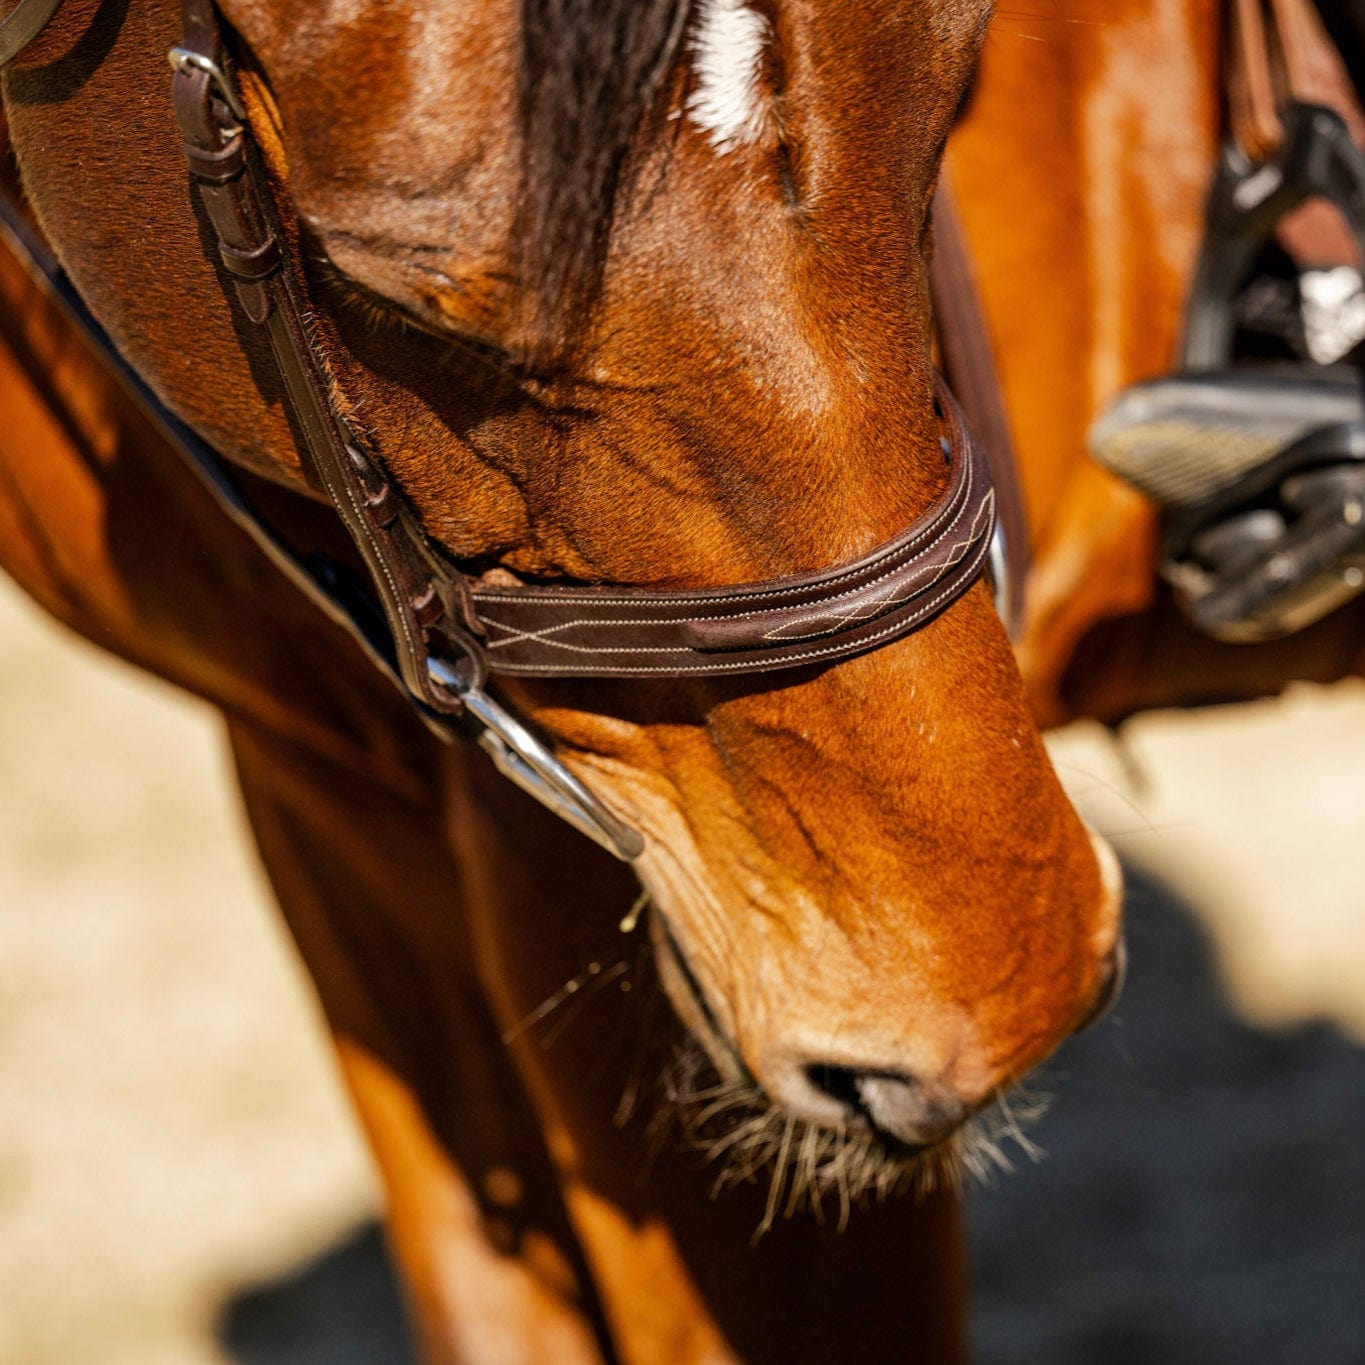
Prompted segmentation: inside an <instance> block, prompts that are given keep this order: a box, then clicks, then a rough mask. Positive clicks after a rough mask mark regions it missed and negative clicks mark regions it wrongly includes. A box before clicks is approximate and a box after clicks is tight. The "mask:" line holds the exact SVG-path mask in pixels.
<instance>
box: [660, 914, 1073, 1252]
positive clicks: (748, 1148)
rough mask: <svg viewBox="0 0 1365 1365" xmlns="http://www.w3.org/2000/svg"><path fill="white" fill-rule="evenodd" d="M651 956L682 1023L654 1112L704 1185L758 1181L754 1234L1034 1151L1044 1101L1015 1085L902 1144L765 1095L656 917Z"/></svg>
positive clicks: (999, 1165) (845, 1213) (1006, 1166)
mask: <svg viewBox="0 0 1365 1365" xmlns="http://www.w3.org/2000/svg"><path fill="white" fill-rule="evenodd" d="M650 932H651V937H652V939H653V944H654V955H655V961H656V963H657V969H658V973H659V980H660V982H661V983H662V985H663V988H664V990H665V993H666V994H667V995H668V998H669V1000H670V1002H671V1003H672V1005H673V1008H674V1011H675V1012H676V1013H677V1015H678V1018H679V1020H680V1021H681V1022H682V1024H683V1026H684V1028H685V1029H686V1038H685V1040H684V1042H683V1043H682V1044H681V1045H680V1047H679V1048H678V1049H677V1052H676V1055H675V1056H674V1058H673V1061H672V1064H671V1066H670V1068H669V1069H668V1072H667V1074H666V1076H665V1082H664V1110H663V1114H662V1115H661V1120H662V1121H663V1122H664V1123H665V1124H667V1125H668V1126H673V1125H676V1126H677V1127H678V1128H680V1130H681V1133H682V1136H683V1138H684V1140H685V1141H686V1143H687V1144H688V1145H689V1146H690V1147H692V1148H693V1149H694V1150H695V1151H697V1152H698V1153H699V1154H700V1155H701V1157H702V1159H703V1160H704V1161H705V1162H706V1163H707V1164H709V1165H711V1166H713V1167H714V1168H715V1180H714V1182H713V1186H712V1193H713V1195H719V1194H721V1193H722V1192H723V1191H725V1190H727V1189H730V1188H732V1187H735V1186H738V1185H758V1186H760V1187H762V1186H763V1185H764V1184H765V1183H766V1185H767V1198H766V1201H765V1204H764V1212H763V1217H762V1220H761V1222H760V1224H759V1226H758V1229H757V1235H760V1236H761V1235H762V1234H763V1233H765V1232H767V1231H768V1230H769V1229H770V1228H771V1227H772V1225H773V1223H774V1221H775V1220H776V1219H777V1218H778V1217H779V1216H781V1217H784V1218H791V1217H793V1216H796V1215H798V1214H801V1213H808V1214H810V1215H812V1216H813V1217H815V1218H816V1219H817V1220H818V1221H821V1222H824V1221H826V1218H827V1217H832V1218H833V1219H834V1220H835V1221H836V1223H837V1226H838V1227H839V1229H840V1230H842V1229H843V1228H844V1227H845V1226H846V1224H847V1222H848V1220H849V1218H850V1216H851V1215H852V1212H853V1210H854V1209H855V1208H862V1207H865V1206H867V1205H868V1204H870V1203H875V1202H881V1201H883V1200H886V1199H889V1198H891V1197H893V1196H897V1195H901V1194H906V1193H910V1194H913V1195H915V1196H917V1197H919V1198H924V1197H927V1196H928V1195H929V1194H931V1193H933V1192H934V1191H935V1190H940V1189H949V1190H956V1189H960V1188H961V1187H962V1185H963V1184H964V1183H965V1182H966V1181H967V1180H968V1179H973V1178H974V1179H978V1180H983V1181H984V1180H987V1179H989V1178H990V1176H991V1175H992V1174H993V1173H994V1172H995V1171H997V1170H1004V1171H1008V1170H1011V1169H1012V1165H1011V1162H1010V1159H1009V1157H1008V1156H1007V1155H1006V1151H1005V1145H1004V1144H1005V1142H1006V1140H1008V1139H1011V1138H1012V1139H1013V1140H1014V1141H1015V1142H1016V1143H1017V1145H1018V1146H1019V1147H1020V1148H1021V1149H1022V1150H1023V1151H1024V1152H1026V1153H1027V1154H1028V1155H1029V1156H1030V1157H1033V1158H1036V1157H1037V1156H1038V1155H1039V1150H1038V1148H1037V1147H1035V1146H1034V1145H1033V1144H1032V1143H1031V1142H1030V1141H1029V1140H1028V1138H1027V1137H1026V1136H1025V1133H1024V1128H1025V1126H1026V1125H1027V1124H1029V1123H1031V1122H1033V1121H1034V1120H1035V1119H1036V1118H1037V1117H1038V1116H1040V1115H1041V1114H1042V1112H1043V1111H1044V1110H1045V1108H1046V1101H1045V1100H1043V1099H1041V1098H1040V1097H1039V1096H1037V1095H1035V1094H1024V1093H1023V1092H1022V1091H1021V1090H1018V1089H1016V1092H1015V1093H1014V1094H1013V1095H1012V1096H1007V1095H1005V1094H1004V1093H1003V1092H1000V1093H997V1094H995V1095H992V1096H991V1097H990V1099H989V1101H988V1103H987V1105H986V1106H983V1108H982V1110H981V1111H979V1112H978V1113H976V1114H974V1115H972V1116H970V1117H968V1118H967V1119H966V1120H965V1121H964V1122H963V1123H962V1124H961V1125H960V1126H959V1127H958V1128H957V1129H955V1130H954V1131H953V1132H952V1133H950V1134H948V1135H947V1136H946V1137H945V1138H944V1139H942V1140H941V1141H939V1142H937V1143H934V1144H932V1145H929V1146H911V1145H909V1144H907V1143H904V1142H901V1141H899V1140H898V1139H897V1138H896V1137H894V1136H893V1135H891V1134H889V1133H886V1132H884V1131H882V1130H880V1129H878V1128H876V1127H875V1126H874V1125H873V1124H871V1123H869V1122H868V1121H867V1119H866V1118H865V1117H863V1116H862V1115H859V1114H857V1113H854V1112H850V1113H849V1114H848V1116H847V1117H846V1118H845V1119H844V1120H843V1121H841V1122H838V1123H833V1124H831V1123H818V1122H814V1121H812V1120H810V1119H807V1118H803V1117H801V1116H799V1115H797V1114H794V1113H792V1112H791V1111H789V1110H788V1109H786V1108H784V1107H783V1106H782V1105H780V1104H778V1103H776V1102H774V1101H773V1099H772V1098H771V1096H769V1095H768V1094H767V1092H766V1091H765V1090H764V1089H763V1088H762V1086H760V1085H759V1084H758V1082H757V1081H756V1080H755V1079H754V1078H753V1076H752V1075H751V1074H750V1072H749V1070H748V1068H747V1067H746V1066H745V1065H744V1063H743V1061H742V1060H741V1059H740V1056H739V1052H738V1049H737V1048H736V1046H735V1044H734V1043H733V1042H732V1041H731V1039H730V1038H729V1037H728V1036H727V1035H726V1033H725V1032H724V1030H723V1029H722V1028H721V1027H720V1025H719V1024H718V1023H717V1020H716V1015H715V1013H714V1012H713V1010H712V1009H711V1007H710V1005H709V1004H708V1003H707V1000H706V996H705V993H704V992H703V990H702V988H701V986H700V984H699V983H698V981H697V979H696V977H695V976H694V974H693V972H692V970H691V968H690V967H689V966H688V964H687V960H686V958H685V957H684V955H683V953H682V952H681V950H680V948H679V947H678V944H677V942H676V940H675V939H674V937H673V934H672V933H671V931H670V930H669V927H668V924H667V921H666V920H665V919H664V917H663V916H662V915H661V914H658V913H657V912H656V913H655V914H653V915H651V917H650Z"/></svg>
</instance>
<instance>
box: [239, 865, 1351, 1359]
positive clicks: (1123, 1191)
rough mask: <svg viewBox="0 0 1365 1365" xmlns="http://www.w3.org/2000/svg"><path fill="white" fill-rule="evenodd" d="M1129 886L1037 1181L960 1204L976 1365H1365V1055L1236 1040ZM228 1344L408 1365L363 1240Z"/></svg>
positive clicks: (1157, 897) (895, 1355)
mask: <svg viewBox="0 0 1365 1365" xmlns="http://www.w3.org/2000/svg"><path fill="white" fill-rule="evenodd" d="M1130 880H1131V882H1132V891H1131V894H1130V897H1129V910H1128V924H1129V931H1128V932H1129V946H1130V948H1131V962H1132V970H1131V974H1130V977H1129V982H1128V987H1127V990H1126V991H1125V993H1124V997H1123V999H1122V1001H1121V1002H1120V1004H1119V1006H1118V1008H1117V1010H1116V1011H1115V1014H1114V1015H1113V1016H1112V1017H1111V1018H1110V1019H1108V1020H1106V1021H1105V1022H1104V1023H1102V1024H1100V1025H1099V1026H1098V1027H1097V1028H1096V1029H1095V1030H1093V1031H1092V1032H1091V1033H1090V1034H1087V1035H1086V1036H1084V1037H1082V1038H1079V1039H1077V1040H1075V1041H1074V1042H1073V1043H1071V1044H1070V1045H1069V1046H1068V1047H1067V1048H1066V1050H1065V1052H1064V1053H1063V1055H1062V1056H1061V1058H1059V1059H1058V1061H1057V1062H1056V1063H1054V1064H1053V1065H1052V1067H1050V1068H1049V1074H1048V1075H1047V1076H1046V1077H1045V1078H1044V1080H1043V1082H1042V1086H1041V1088H1043V1089H1045V1090H1048V1091H1051V1092H1052V1093H1054V1094H1056V1095H1057V1097H1058V1098H1057V1101H1056V1103H1055V1105H1054V1109H1053V1112H1052V1113H1050V1114H1049V1115H1048V1116H1047V1117H1046V1118H1045V1119H1044V1120H1043V1121H1042V1122H1041V1123H1040V1124H1039V1125H1038V1127H1037V1129H1036V1131H1035V1132H1034V1134H1033V1136H1034V1137H1035V1138H1036V1139H1037V1140H1038V1142H1039V1143H1040V1144H1041V1145H1042V1146H1043V1147H1044V1148H1045V1149H1046V1150H1047V1153H1048V1157H1047V1160H1045V1161H1044V1162H1042V1164H1040V1165H1038V1166H1036V1167H1034V1166H1030V1165H1029V1164H1028V1162H1027V1161H1026V1160H1025V1161H1023V1162H1022V1165H1023V1167H1024V1169H1021V1170H1019V1171H1018V1173H1017V1174H1016V1175H1014V1176H1012V1177H1009V1178H1006V1179H1002V1180H1000V1181H998V1182H997V1183H996V1185H995V1187H994V1188H991V1189H986V1190H978V1191H977V1192H975V1193H974V1195H973V1196H972V1199H971V1221H972V1236H973V1243H974V1256H975V1263H976V1324H975V1332H976V1346H977V1352H978V1356H979V1360H980V1362H981V1365H1038V1362H1047V1365H1187V1362H1188V1363H1189V1365H1243V1363H1244V1362H1247V1361H1256V1362H1257V1365H1299V1362H1312V1365H1358V1363H1359V1362H1362V1361H1365V1051H1363V1050H1361V1049H1360V1048H1357V1047H1354V1046H1353V1045H1352V1044H1351V1043H1350V1042H1349V1041H1348V1040H1346V1039H1345V1038H1343V1037H1342V1035H1341V1034H1340V1033H1339V1032H1338V1031H1336V1030H1335V1029H1333V1028H1330V1027H1327V1026H1312V1027H1307V1028H1299V1029H1294V1030H1292V1031H1288V1032H1283V1033H1272V1032H1265V1031H1262V1030H1258V1029H1254V1028H1251V1027H1248V1026H1247V1025H1246V1024H1244V1023H1242V1022H1240V1021H1239V1020H1238V1019H1237V1018H1236V1017H1235V1016H1234V1015H1233V1014H1232V1013H1231V1012H1230V1010H1229V1008H1228V1006H1227V1003H1226V1001H1225V1000H1224V998H1223V996H1222V993H1221V991H1220V989H1219V986H1218V984H1217V982H1216V980H1215V978H1214V975H1213V967H1212V963H1211V960H1210V955H1209V949H1208V945H1207V943H1206V941H1205V939H1204V937H1203V935H1202V933H1201V931H1200V930H1199V928H1198V927H1197V925H1196V923H1195V921H1194V920H1193V918H1192V917H1191V916H1190V914H1189V912H1188V911H1186V910H1185V909H1184V908H1183V907H1181V906H1180V905H1179V903H1178V902H1176V901H1175V900H1174V899H1173V898H1172V897H1171V896H1170V895H1169V894H1168V893H1166V892H1165V891H1164V890H1163V889H1162V888H1160V887H1158V886H1156V885H1154V884H1153V883H1152V882H1150V881H1144V880H1143V879H1142V878H1141V877H1139V876H1133V875H1132V874H1131V873H1130ZM1362 989H1365V983H1362ZM220 1337H221V1341H222V1344H223V1346H224V1349H225V1352H226V1354H227V1355H228V1357H229V1359H231V1360H234V1361H238V1362H241V1365H350V1362H355V1365H361V1363H362V1362H363V1363H364V1365H372V1363H373V1362H381V1361H382V1362H384V1365H406V1363H407V1362H410V1361H411V1360H412V1359H413V1357H412V1354H411V1349H410V1348H409V1347H408V1345H407V1344H406V1336H405V1330H404V1323H403V1313H402V1308H401V1305H400V1302H399V1295H398V1291H397V1288H396V1286H395V1283H394V1279H393V1272H392V1270H391V1268H390V1266H389V1263H388V1260H387V1256H386V1253H385V1250H384V1246H383V1242H382V1240H381V1238H380V1236H379V1234H378V1232H377V1231H376V1230H375V1229H374V1228H367V1229H365V1230H364V1231H362V1232H361V1233H360V1234H359V1235H358V1236H357V1237H356V1238H355V1239H353V1240H351V1241H349V1242H347V1243H346V1244H344V1245H343V1246H340V1247H338V1248H336V1249H335V1250H333V1251H331V1252H329V1253H328V1254H326V1255H324V1256H323V1257H321V1258H320V1259H318V1260H316V1261H314V1262H313V1263H312V1264H310V1265H308V1266H306V1267H304V1268H303V1269H301V1270H299V1271H298V1272H297V1273H296V1274H294V1275H292V1276H290V1277H289V1278H287V1279H285V1280H282V1281H279V1282H277V1283H273V1284H269V1285H265V1286H260V1287H255V1288H251V1289H249V1290H247V1291H245V1292H244V1293H242V1294H241V1295H240V1296H239V1297H238V1298H236V1299H235V1300H233V1301H232V1303H231V1304H230V1305H229V1306H228V1308H227V1309H226V1311H225V1313H224V1316H223V1320H222V1323H221V1327H220ZM900 1358H902V1357H901V1356H900V1354H899V1352H897V1351H896V1350H894V1349H892V1350H891V1351H890V1352H889V1354H888V1356H887V1359H888V1360H892V1359H900Z"/></svg>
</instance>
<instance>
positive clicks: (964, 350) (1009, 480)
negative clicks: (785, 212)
mask: <svg viewBox="0 0 1365 1365" xmlns="http://www.w3.org/2000/svg"><path fill="white" fill-rule="evenodd" d="M950 171H951V165H950V164H945V165H944V168H943V172H942V174H941V175H940V176H939V182H938V191H937V193H936V194H935V195H934V255H933V259H932V261H931V262H930V267H929V296H930V298H931V299H932V301H933V309H934V324H935V329H936V331H937V335H938V344H939V350H940V351H941V353H942V357H943V369H944V373H945V376H946V378H947V380H948V383H949V384H950V385H951V386H952V391H953V392H954V393H955V394H957V395H958V396H959V397H960V399H961V401H962V409H963V411H964V412H965V413H966V416H967V421H968V423H969V424H970V427H971V430H972V431H974V432H976V433H977V434H978V435H979V436H980V437H981V439H982V443H983V444H984V446H985V450H986V458H987V460H988V461H989V462H990V467H991V478H992V481H993V482H994V484H995V495H996V504H997V512H998V515H999V519H1000V525H1001V529H1002V530H1003V531H1004V535H1005V556H1006V568H1007V570H1008V574H1009V600H1008V602H1007V610H1006V613H1005V614H1006V616H1007V621H1006V624H1007V625H1008V626H1009V629H1010V633H1011V635H1015V634H1017V633H1018V631H1019V630H1020V629H1021V628H1022V626H1023V618H1024V586H1025V584H1026V582H1027V580H1028V571H1029V564H1030V560H1031V541H1030V538H1029V526H1028V511H1027V509H1026V507H1025V506H1024V494H1023V489H1022V488H1021V487H1020V484H1019V466H1018V463H1017V461H1016V460H1015V456H1014V440H1013V437H1012V435H1011V432H1010V421H1009V415H1008V414H1007V413H1006V411H1005V402H1004V391H1003V389H1002V388H1001V386H1000V372H999V369H998V368H997V366H996V363H995V349H994V347H993V346H992V345H991V338H990V332H989V330H988V328H987V326H986V314H985V310H984V309H983V307H982V304H981V291H980V289H979V288H978V287H977V281H976V271H975V270H974V269H973V268H972V258H971V251H970V249H969V247H968V245H967V238H966V236H965V234H964V233H963V230H962V220H961V218H960V217H959V216H958V212H957V203H956V199H955V197H954V195H953V188H952V178H951V174H950Z"/></svg>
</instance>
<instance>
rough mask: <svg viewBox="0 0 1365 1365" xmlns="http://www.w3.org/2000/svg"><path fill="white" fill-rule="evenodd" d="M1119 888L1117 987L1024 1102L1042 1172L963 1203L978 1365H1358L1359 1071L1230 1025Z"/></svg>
mask: <svg viewBox="0 0 1365 1365" xmlns="http://www.w3.org/2000/svg"><path fill="white" fill-rule="evenodd" d="M1128 875H1129V880H1130V884H1131V890H1130V894H1129V897H1128V943H1129V948H1130V949H1131V952H1130V961H1131V964H1132V970H1131V974H1130V977H1129V981H1128V986H1127V989H1126V990H1125V992H1124V995H1123V999H1122V1000H1121V1001H1120V1002H1119V1004H1118V1006H1117V1007H1116V1009H1115V1013H1114V1015H1113V1016H1112V1017H1111V1018H1110V1019H1108V1020H1106V1021H1104V1022H1103V1023H1101V1024H1100V1025H1099V1026H1098V1027H1097V1028H1096V1029H1094V1030H1093V1031H1092V1032H1091V1033H1089V1034H1087V1035H1085V1036H1083V1037H1081V1038H1078V1039H1076V1040H1075V1041H1074V1042H1072V1043H1071V1044H1069V1045H1068V1046H1067V1048H1066V1049H1065V1051H1064V1052H1063V1054H1062V1055H1061V1056H1060V1057H1059V1058H1058V1059H1057V1061H1056V1062H1055V1063H1054V1064H1053V1066H1052V1067H1051V1068H1049V1072H1050V1074H1049V1075H1048V1076H1047V1077H1045V1078H1044V1080H1043V1082H1042V1086H1041V1088H1042V1089H1044V1090H1046V1091H1050V1092H1051V1093H1054V1094H1055V1095H1056V1096H1057V1100H1056V1103H1055V1106H1054V1110H1053V1112H1052V1113H1051V1114H1049V1115H1048V1116H1047V1117H1046V1118H1045V1119H1044V1120H1043V1121H1042V1123H1040V1124H1039V1125H1038V1127H1037V1129H1036V1131H1035V1133H1034V1134H1033V1136H1034V1137H1035V1138H1036V1139H1037V1140H1038V1142H1039V1143H1040V1144H1041V1145H1042V1146H1043V1147H1044V1148H1045V1149H1046V1151H1047V1160H1046V1161H1044V1162H1043V1163H1042V1164H1041V1165H1039V1166H1037V1167H1034V1168H1030V1169H1024V1170H1021V1171H1019V1173H1018V1174H1017V1175H1015V1176H1014V1177H1012V1178H1009V1179H1006V1180H1002V1181H1000V1182H998V1184H997V1186H996V1187H995V1188H994V1189H987V1190H981V1191H978V1192H977V1193H976V1194H975V1195H974V1196H973V1198H972V1201H971V1220H972V1236H973V1242H974V1247H975V1263H976V1345H977V1351H978V1355H979V1358H980V1361H981V1365H1016V1363H1017V1365H1024V1362H1028V1363H1029V1365H1036V1362H1039V1361H1047V1362H1049V1365H1149V1362H1150V1363H1151V1365H1185V1363H1186V1362H1190V1363H1191V1365H1225V1363H1226V1365H1242V1363H1243V1362H1246V1361H1256V1362H1257V1365H1299V1362H1312V1365H1359V1362H1361V1361H1365V1051H1362V1050H1361V1049H1360V1048H1358V1047H1355V1046H1353V1045H1352V1043H1351V1042H1350V1041H1349V1040H1348V1039H1346V1038H1344V1037H1343V1035H1342V1034H1341V1033H1340V1032H1339V1031H1338V1030H1336V1029H1335V1028H1332V1027H1329V1026H1327V1025H1312V1026H1309V1027H1302V1028H1296V1029H1292V1030H1288V1031H1285V1032H1265V1031H1262V1030H1259V1029H1254V1028H1251V1027H1248V1026H1247V1025H1246V1024H1244V1023H1242V1022H1241V1021H1240V1020H1239V1019H1238V1018H1237V1017H1236V1016H1235V1015H1234V1014H1232V1013H1231V1012H1230V1010H1229V1007H1228V1004H1227V1001H1226V999H1225V997H1224V996H1223V994H1222V991H1221V989H1220V987H1219V985H1218V983H1217V981H1216V980H1215V977H1214V968H1213V964H1212V961H1211V958H1210V952H1209V947H1208V944H1207V941H1206V940H1205V938H1204V936H1203V934H1202V932H1201V930H1200V929H1199V927H1198V926H1197V924H1196V923H1195V921H1194V920H1193V918H1192V917H1191V915H1190V913H1189V912H1188V910H1186V909H1184V907H1182V906H1180V904H1179V903H1178V902H1177V901H1175V900H1174V899H1173V898H1172V897H1171V896H1170V895H1169V893H1167V892H1166V891H1165V890H1164V889H1163V888H1161V887H1159V886H1157V885H1155V884H1153V883H1152V882H1150V881H1145V880H1143V879H1142V877H1141V876H1140V875H1136V874H1134V873H1133V872H1132V871H1131V870H1130V871H1129V873H1128ZM1362 989H1365V983H1362ZM1024 1164H1025V1166H1027V1165H1028V1163H1027V1162H1025V1163H1024Z"/></svg>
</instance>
